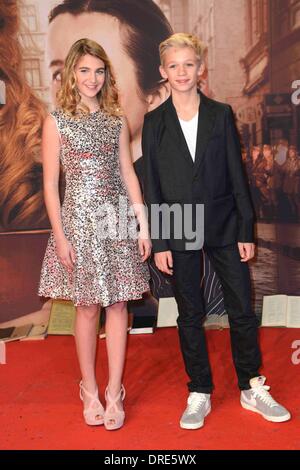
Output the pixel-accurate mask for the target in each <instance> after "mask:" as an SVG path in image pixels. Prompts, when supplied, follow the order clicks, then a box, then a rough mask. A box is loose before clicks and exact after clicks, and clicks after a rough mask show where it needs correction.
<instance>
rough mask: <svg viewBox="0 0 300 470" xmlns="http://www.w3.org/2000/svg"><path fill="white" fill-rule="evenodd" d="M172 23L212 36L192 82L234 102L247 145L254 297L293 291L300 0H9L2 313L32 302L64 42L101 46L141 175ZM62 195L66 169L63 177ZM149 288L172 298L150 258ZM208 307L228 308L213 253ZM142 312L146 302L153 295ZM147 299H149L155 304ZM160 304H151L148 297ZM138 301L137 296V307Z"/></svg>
mask: <svg viewBox="0 0 300 470" xmlns="http://www.w3.org/2000/svg"><path fill="white" fill-rule="evenodd" d="M172 31H174V32H179V31H186V32H192V33H194V34H197V35H198V36H199V37H200V38H201V39H202V40H203V41H204V42H205V43H206V45H207V47H208V49H207V57H206V62H207V72H206V73H205V76H203V77H202V79H201V82H200V83H199V86H200V87H201V89H202V91H203V92H204V93H205V94H207V95H208V96H210V97H212V98H214V99H216V100H218V101H223V102H227V103H230V104H231V105H232V107H233V109H234V112H235V115H236V122H237V127H238V129H239V132H240V136H241V141H242V144H243V160H244V165H245V171H246V173H247V176H248V180H249V184H250V188H251V194H252V200H253V205H254V207H255V211H256V216H257V223H256V232H257V243H258V250H257V256H256V259H255V260H254V261H253V262H251V263H250V267H251V273H252V278H253V286H254V291H253V292H254V298H253V301H254V306H255V310H256V312H257V313H260V311H261V304H262V297H263V295H268V294H279V293H280V294H291V295H300V282H299V281H300V267H299V259H300V226H299V222H300V159H299V150H300V132H299V127H300V0H235V1H234V2H233V1H232V0H160V1H159V0H157V1H152V0H89V1H87V0H68V1H65V2H59V1H54V0H22V1H21V0H20V1H8V0H4V1H2V2H1V4H0V162H1V163H0V270H1V271H0V321H6V320H8V319H11V318H15V317H18V316H21V315H25V314H27V313H30V312H32V311H35V310H39V309H40V308H41V306H42V303H43V300H42V299H39V298H38V297H37V295H36V290H37V284H38V280H39V272H40V266H41V262H42V258H43V255H44V250H45V246H46V242H47V238H48V236H49V222H48V219H47V215H46V211H45V207H44V202H43V190H42V165H41V153H40V143H41V128H42V122H43V119H44V116H45V114H46V113H47V111H48V110H51V109H53V108H54V107H55V94H56V91H57V89H58V88H59V86H60V73H61V70H62V68H63V64H64V59H65V57H66V54H67V52H68V50H69V48H70V46H71V45H72V44H73V42H75V41H76V40H77V39H79V38H82V37H89V38H91V39H94V40H96V41H97V42H98V43H100V44H101V45H102V46H103V47H104V49H106V52H107V54H108V55H109V57H110V59H111V62H112V65H113V67H114V70H115V74H116V77H117V82H118V87H119V92H120V96H121V102H122V106H123V109H124V111H125V114H126V115H127V118H128V121H129V127H130V133H131V149H132V155H133V160H134V164H135V169H136V171H137V174H138V175H139V177H140V179H141V182H142V174H141V162H142V160H141V157H142V154H141V128H142V123H143V116H144V114H145V113H146V112H147V111H148V110H151V109H154V108H155V107H156V106H158V105H159V104H160V103H161V102H162V101H164V100H165V99H166V98H167V97H168V94H169V90H168V86H167V84H163V83H162V82H161V77H160V75H159V73H158V65H159V57H158V44H159V43H160V42H161V41H162V40H163V39H164V38H166V37H167V36H168V35H169V34H171V33H172ZM61 186H62V197H63V175H62V184H61ZM150 267H151V273H152V295H153V296H154V298H156V299H158V298H160V297H170V296H172V290H171V286H170V283H169V280H168V279H167V278H166V277H164V276H163V275H161V274H160V273H159V272H158V271H157V269H156V268H155V266H154V264H153V263H151V266H150ZM202 288H203V290H204V293H205V298H206V307H207V312H208V313H209V314H212V313H217V314H220V315H221V314H223V313H224V305H223V299H222V290H221V286H220V284H219V281H218V279H217V277H216V275H215V273H214V272H213V270H212V267H211V265H210V263H209V262H208V260H207V259H206V258H205V256H204V259H203V282H202ZM149 298H150V301H149V300H148V301H147V302H150V303H149V304H147V302H146V304H145V306H144V310H145V311H146V312H147V309H148V311H149V309H151V311H152V310H153V307H152V306H153V302H152V301H151V296H150V297H149ZM150 304H151V305H150ZM154 304H155V302H154ZM139 309H140V306H139Z"/></svg>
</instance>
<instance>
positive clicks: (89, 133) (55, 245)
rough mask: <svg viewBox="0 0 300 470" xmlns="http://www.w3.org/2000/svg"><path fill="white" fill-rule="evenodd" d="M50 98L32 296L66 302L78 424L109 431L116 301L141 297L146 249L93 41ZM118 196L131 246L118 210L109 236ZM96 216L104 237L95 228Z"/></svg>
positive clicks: (121, 344)
mask: <svg viewBox="0 0 300 470" xmlns="http://www.w3.org/2000/svg"><path fill="white" fill-rule="evenodd" d="M57 102H58V105H59V109H57V110H56V111H54V112H52V113H51V115H49V116H47V118H46V120H45V123H44V128H43V137H42V152H43V164H44V191H45V202H46V207H47V210H48V215H49V219H50V222H51V226H52V234H51V236H50V239H49V242H48V246H47V250H46V254H45V258H44V262H43V267H42V273H41V281H40V288H39V295H43V296H46V297H52V298H63V299H69V300H72V301H73V302H74V305H75V306H76V308H77V315H76V327H75V340H76V347H77V354H78V359H79V365H80V369H81V374H82V381H81V383H80V396H81V399H82V400H83V402H84V411H83V414H84V418H85V421H86V423H87V424H90V425H98V424H103V423H104V425H105V427H106V429H109V430H111V429H118V428H120V427H121V426H122V425H123V422H124V411H123V405H122V401H123V399H124V396H125V389H124V387H123V385H122V373H123V367H124V357H125V347H126V337H127V309H126V302H127V301H128V300H133V299H137V298H141V297H142V294H143V292H146V291H147V290H149V283H148V278H149V273H148V269H147V265H146V263H144V261H145V260H146V259H147V258H148V257H149V255H150V252H151V243H150V241H149V237H148V229H147V222H146V217H145V213H144V206H143V201H142V195H141V191H140V187H139V183H138V180H137V177H136V175H135V172H134V169H133V166H132V163H131V155H130V148H129V132H128V126H127V123H126V120H125V118H124V117H122V116H121V113H120V108H119V102H118V94H117V90H116V86H115V80H114V77H113V74H112V69H111V66H110V62H109V60H108V58H107V55H106V53H105V52H104V50H103V48H102V47H101V46H99V45H98V44H97V43H96V42H94V41H91V40H88V39H80V40H78V41H77V42H75V44H73V46H72V47H71V49H70V51H69V53H68V55H67V58H66V61H65V67H64V70H63V75H62V86H61V89H60V91H59V92H58V96H57ZM60 161H61V163H62V165H63V168H64V171H65V173H66V190H65V198H64V203H63V205H62V208H60V203H59V189H58V187H59V185H58V182H59V163H60ZM127 192H128V195H129V199H130V202H131V203H132V205H133V207H134V210H135V215H136V217H137V219H138V222H139V225H140V235H139V238H138V247H137V243H136V240H134V239H133V238H132V237H131V238H128V236H125V237H124V233H123V232H124V214H121V216H122V222H123V224H122V228H123V232H122V234H121V233H119V232H118V231H117V230H116V223H115V222H116V221H117V218H116V214H117V213H118V210H119V207H120V206H121V205H122V203H123V207H124V201H125V202H126V201H127V200H128V199H127ZM128 202H129V201H128ZM123 212H124V211H123ZM103 214H105V215H106V220H105V222H106V223H107V225H108V227H109V230H108V233H104V230H103V229H104V227H105V226H106V224H105V223H103ZM126 217H127V215H126ZM127 222H128V217H127ZM120 225H121V224H120ZM125 225H126V224H125ZM127 226H128V224H127ZM138 248H139V252H140V255H139V254H138ZM99 305H101V306H103V307H106V317H107V318H106V338H107V353H108V365H109V381H108V386H107V388H106V392H105V397H106V410H105V411H104V409H103V406H102V404H101V403H100V401H99V398H98V389H97V384H96V376H95V353H96V326H97V323H98V321H99V320H98V315H99V314H98V310H99V309H98V307H99Z"/></svg>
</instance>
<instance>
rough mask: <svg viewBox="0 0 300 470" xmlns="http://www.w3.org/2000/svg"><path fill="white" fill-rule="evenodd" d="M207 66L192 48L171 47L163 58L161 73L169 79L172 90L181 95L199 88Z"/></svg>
mask: <svg viewBox="0 0 300 470" xmlns="http://www.w3.org/2000/svg"><path fill="white" fill-rule="evenodd" d="M204 70H205V66H204V64H203V63H200V61H199V59H198V58H197V56H196V53H195V51H194V49H192V48H191V47H178V48H177V47H170V48H169V49H167V50H166V52H165V54H164V56H163V65H161V66H160V73H161V75H162V77H163V78H165V79H168V81H169V84H170V86H171V89H172V90H175V91H177V92H180V93H184V92H188V91H190V90H192V89H193V88H196V87H197V82H198V81H199V78H200V76H201V75H202V74H203V72H204Z"/></svg>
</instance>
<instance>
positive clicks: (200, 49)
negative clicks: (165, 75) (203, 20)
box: [159, 33, 207, 65]
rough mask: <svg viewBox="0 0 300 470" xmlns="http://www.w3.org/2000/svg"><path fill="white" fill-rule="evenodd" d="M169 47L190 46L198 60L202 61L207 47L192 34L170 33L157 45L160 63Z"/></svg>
mask: <svg viewBox="0 0 300 470" xmlns="http://www.w3.org/2000/svg"><path fill="white" fill-rule="evenodd" d="M170 47H178V48H180V47H191V48H192V49H193V50H194V51H195V54H196V56H197V58H198V59H199V61H200V62H203V61H204V56H205V54H206V51H207V47H206V45H205V44H204V42H202V41H200V39H198V38H197V36H194V35H193V34H187V33H176V34H172V36H170V37H169V38H167V39H165V41H163V42H161V43H160V45H159V55H160V62H161V64H162V65H163V59H164V55H165V53H166V51H167V50H168V49H169V48H170Z"/></svg>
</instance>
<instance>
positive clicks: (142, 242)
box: [138, 237, 152, 262]
mask: <svg viewBox="0 0 300 470" xmlns="http://www.w3.org/2000/svg"><path fill="white" fill-rule="evenodd" d="M138 245H139V252H140V255H141V257H142V261H143V262H144V261H146V259H148V258H149V256H150V255H151V249H152V243H151V241H150V239H149V238H140V237H139V238H138Z"/></svg>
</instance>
